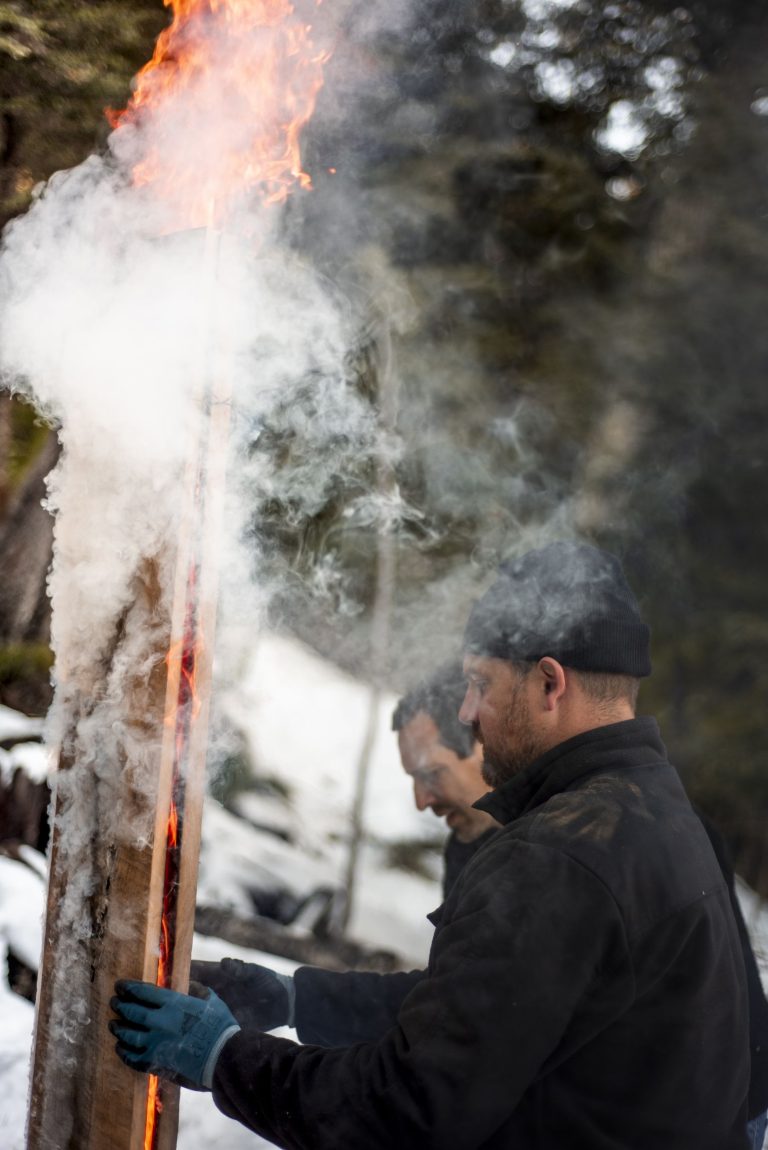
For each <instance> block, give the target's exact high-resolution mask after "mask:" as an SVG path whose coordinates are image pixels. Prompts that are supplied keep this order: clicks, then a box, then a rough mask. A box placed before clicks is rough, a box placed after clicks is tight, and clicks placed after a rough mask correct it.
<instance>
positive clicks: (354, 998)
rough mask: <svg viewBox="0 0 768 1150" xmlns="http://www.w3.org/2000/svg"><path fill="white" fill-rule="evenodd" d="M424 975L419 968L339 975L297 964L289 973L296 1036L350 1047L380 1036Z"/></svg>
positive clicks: (319, 1042) (309, 1041)
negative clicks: (294, 1010)
mask: <svg viewBox="0 0 768 1150" xmlns="http://www.w3.org/2000/svg"><path fill="white" fill-rule="evenodd" d="M425 977H426V972H425V971H423V970H412V971H410V972H408V973H398V974H372V973H368V972H366V971H347V972H345V973H339V972H337V971H331V970H320V969H318V968H317V967H314V966H301V967H299V969H298V970H297V971H296V973H295V975H294V976H293V981H294V985H295V987H296V1014H295V1024H296V1031H297V1033H298V1035H299V1038H300V1039H301V1041H302V1042H304V1043H312V1044H314V1045H316V1046H352V1045H353V1044H354V1043H356V1042H369V1041H373V1040H375V1039H377V1038H381V1037H382V1036H383V1035H384V1034H386V1032H387V1031H388V1030H389V1029H390V1027H392V1026H394V1025H395V1023H396V1022H397V1015H398V1012H399V1010H400V1007H401V1006H402V1004H403V1001H404V1000H405V998H406V997H407V995H408V994H409V992H410V991H411V990H412V989H413V987H414V986H415V985H416V983H417V982H419V981H420V980H421V979H422V978H425Z"/></svg>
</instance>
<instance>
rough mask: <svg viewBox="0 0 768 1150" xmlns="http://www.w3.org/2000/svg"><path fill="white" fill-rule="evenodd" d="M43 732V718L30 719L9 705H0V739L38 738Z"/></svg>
mask: <svg viewBox="0 0 768 1150" xmlns="http://www.w3.org/2000/svg"><path fill="white" fill-rule="evenodd" d="M42 733H43V720H42V719H30V718H28V717H27V715H22V714H20V713H19V712H18V711H12V710H11V708H10V707H4V706H2V705H0V741H5V740H6V739H19V740H21V739H24V738H28V739H29V738H33V737H34V736H35V735H37V736H38V738H39V737H40V736H41V735H42Z"/></svg>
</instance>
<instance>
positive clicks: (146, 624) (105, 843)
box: [27, 562, 169, 1150]
mask: <svg viewBox="0 0 768 1150" xmlns="http://www.w3.org/2000/svg"><path fill="white" fill-rule="evenodd" d="M168 634H169V626H168V611H167V608H165V609H164V604H163V596H162V591H161V588H160V584H159V580H158V566H157V564H156V563H153V562H147V563H146V564H145V565H144V567H143V569H142V571H141V572H140V574H139V575H138V576H137V579H136V582H135V599H134V602H133V604H132V606H131V608H130V609H129V610H128V612H127V613H126V615H125V617H124V618H123V619H122V620H120V621H119V623H118V625H117V626H116V629H115V635H114V640H113V643H112V645H111V651H110V652H109V654H108V655H107V656H106V657H105V659H104V660H103V661H102V662H101V663H100V664H99V666H97V667H95V668H93V672H92V681H91V682H90V683H89V684H83V685H82V689H81V690H79V691H76V690H75V689H74V685H73V684H62V685H61V689H62V690H63V691H65V692H66V695H67V697H68V699H69V722H68V731H67V735H66V737H65V740H64V742H63V745H62V748H61V752H60V759H59V771H58V778H57V780H56V795H55V804H54V831H53V846H52V854H51V861H50V878H49V887H48V904H47V913H46V927H45V937H44V947H43V957H42V963H41V968H40V976H39V979H38V1003H37V1014H36V1027H35V1040H34V1051H33V1066H32V1084H31V1092H30V1117H29V1124H28V1135H27V1136H28V1147H29V1148H30V1150H75V1148H77V1150H86V1148H90V1147H92V1148H93V1150H96V1148H97V1147H106V1146H110V1147H115V1148H116V1150H117V1148H119V1147H121V1146H126V1147H127V1146H128V1145H129V1141H128V1139H129V1137H130V1133H131V1129H132V1126H133V1121H134V1118H133V1110H134V1093H135V1092H136V1090H137V1089H139V1090H141V1089H143V1090H144V1091H146V1085H145V1083H144V1082H143V1080H142V1079H140V1078H139V1077H138V1076H136V1075H135V1074H133V1073H132V1072H131V1071H130V1070H128V1069H127V1068H126V1067H124V1066H123V1065H122V1064H121V1063H120V1061H119V1059H118V1058H117V1057H116V1056H115V1054H114V1042H113V1040H112V1038H111V1036H110V1035H109V1033H108V1031H107V1020H108V1018H109V1017H110V1015H111V1011H110V1008H109V1000H110V998H111V996H112V994H113V983H114V980H115V978H117V977H120V976H123V977H131V976H134V977H141V975H142V972H143V961H144V950H145V938H146V930H147V909H148V907H147V901H146V897H144V898H142V892H145V894H146V891H147V889H148V883H149V875H150V870H151V862H152V853H153V847H152V821H153V817H154V805H155V794H153V770H152V759H153V757H154V756H153V753H152V752H153V747H155V748H156V747H158V746H159V742H160V738H161V727H162V713H163V712H162V701H163V699H164V697H165V678H166V675H165V664H164V654H165V650H166V648H167V643H168ZM126 658H128V659H130V664H131V666H132V667H133V668H134V670H133V673H132V674H131V675H130V677H129V678H128V679H127V681H126V682H125V684H124V708H123V715H124V718H123V721H122V723H121V724H120V725H119V729H117V730H116V729H115V724H114V716H113V714H112V713H111V711H110V720H111V721H110V724H109V727H108V728H107V730H103V729H102V728H101V727H100V725H99V719H100V714H101V711H102V709H103V708H104V707H105V706H106V704H105V702H104V696H105V695H106V694H108V686H107V687H106V688H105V686H104V684H107V685H108V684H109V679H110V667H114V666H115V665H120V664H121V663H122V662H123V660H125V659H126ZM99 682H101V689H99V686H98V684H99ZM111 706H112V704H111V703H110V704H109V707H110V708H111ZM97 726H98V727H99V729H100V740H99V741H100V743H101V747H100V751H99V754H98V759H97V761H94V760H93V758H92V756H93V731H94V728H95V727H97ZM157 847H158V849H162V844H157Z"/></svg>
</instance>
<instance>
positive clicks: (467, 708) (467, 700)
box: [459, 687, 477, 727]
mask: <svg viewBox="0 0 768 1150" xmlns="http://www.w3.org/2000/svg"><path fill="white" fill-rule="evenodd" d="M476 720H477V691H476V690H475V689H474V687H467V693H466V695H465V696H464V702H463V703H462V704H461V706H460V707H459V722H460V723H463V724H464V725H465V726H466V727H471V726H473V725H474V723H475V721H476Z"/></svg>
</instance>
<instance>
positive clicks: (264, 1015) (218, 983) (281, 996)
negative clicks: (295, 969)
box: [190, 958, 296, 1030]
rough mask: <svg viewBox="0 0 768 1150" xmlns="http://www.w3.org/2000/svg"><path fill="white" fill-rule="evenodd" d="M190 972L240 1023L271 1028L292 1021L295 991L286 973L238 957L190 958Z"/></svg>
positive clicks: (286, 1024) (260, 1027)
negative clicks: (209, 960)
mask: <svg viewBox="0 0 768 1150" xmlns="http://www.w3.org/2000/svg"><path fill="white" fill-rule="evenodd" d="M190 976H191V977H192V978H194V979H195V981H196V982H201V983H202V984H203V986H208V987H210V988H211V990H213V991H215V993H216V994H218V995H219V997H220V998H223V999H224V1001H225V1002H226V1004H227V1006H228V1007H229V1009H230V1010H231V1011H232V1013H233V1014H234V1016H235V1018H236V1019H237V1021H238V1022H239V1023H240V1025H241V1026H246V1027H249V1026H251V1027H255V1028H256V1029H257V1030H274V1029H275V1027H276V1026H293V1024H294V1018H293V1007H294V1001H295V998H296V992H295V990H294V987H293V979H292V978H291V976H290V975H289V974H278V973H277V972H276V971H274V970H270V969H269V967H267V966H259V965H258V964H257V963H255V962H242V961H241V960H240V959H239V958H224V959H222V960H221V962H193V963H192V966H191V968H190Z"/></svg>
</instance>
